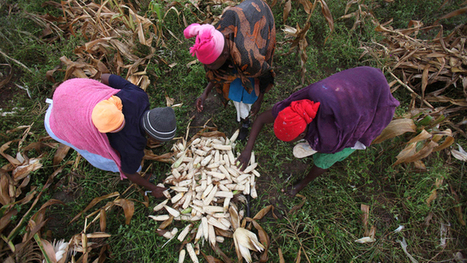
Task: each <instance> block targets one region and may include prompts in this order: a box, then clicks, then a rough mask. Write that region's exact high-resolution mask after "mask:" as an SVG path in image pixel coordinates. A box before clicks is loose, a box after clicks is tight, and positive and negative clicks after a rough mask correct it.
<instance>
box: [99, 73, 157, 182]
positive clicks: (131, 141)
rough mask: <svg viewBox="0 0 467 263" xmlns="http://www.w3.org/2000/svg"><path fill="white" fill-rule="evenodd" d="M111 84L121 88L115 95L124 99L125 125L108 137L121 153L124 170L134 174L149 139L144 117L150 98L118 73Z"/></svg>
mask: <svg viewBox="0 0 467 263" xmlns="http://www.w3.org/2000/svg"><path fill="white" fill-rule="evenodd" d="M109 86H111V87H112V88H114V89H120V91H119V92H118V93H116V94H115V96H117V97H119V98H120V99H121V100H122V104H123V109H122V112H123V115H124V116H125V127H123V129H122V130H121V131H119V132H116V133H107V137H108V138H109V142H110V145H111V146H112V147H113V148H114V149H115V150H116V151H117V152H118V153H119V154H120V158H121V168H122V171H123V172H124V173H127V174H133V173H136V172H137V171H138V168H139V167H140V165H141V160H142V159H143V157H144V148H145V147H146V142H147V139H146V133H145V131H144V129H143V123H142V117H143V114H144V113H145V112H146V111H147V110H149V98H148V95H147V94H146V92H145V91H144V90H142V89H141V88H139V87H138V86H136V85H133V84H132V83H131V82H129V81H127V80H125V79H124V78H122V77H120V76H117V75H111V76H110V77H109Z"/></svg>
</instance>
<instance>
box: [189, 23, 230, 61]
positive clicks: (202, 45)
mask: <svg viewBox="0 0 467 263" xmlns="http://www.w3.org/2000/svg"><path fill="white" fill-rule="evenodd" d="M183 35H185V38H187V39H188V38H192V37H194V36H196V41H195V44H194V45H193V46H192V47H191V48H190V53H191V55H192V56H195V54H196V57H197V58H198V60H199V62H201V63H203V64H211V63H213V62H214V61H216V59H217V58H218V57H219V56H220V54H221V53H222V50H223V49H224V42H225V40H224V35H222V33H221V32H220V31H219V30H217V29H215V28H214V27H213V26H212V25H209V24H205V25H200V24H196V23H195V24H191V25H189V26H188V27H187V28H185V30H184V31H183Z"/></svg>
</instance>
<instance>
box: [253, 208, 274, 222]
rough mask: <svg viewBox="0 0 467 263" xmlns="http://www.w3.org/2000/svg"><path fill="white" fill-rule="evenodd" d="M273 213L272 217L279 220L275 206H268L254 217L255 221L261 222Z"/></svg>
mask: <svg viewBox="0 0 467 263" xmlns="http://www.w3.org/2000/svg"><path fill="white" fill-rule="evenodd" d="M269 211H271V214H272V216H273V217H274V219H277V216H276V214H275V213H274V206H273V205H268V206H266V207H265V208H263V209H261V210H260V211H259V212H258V213H256V215H255V216H254V217H253V219H254V220H260V219H262V218H263V217H264V216H265V215H266V214H267V213H269Z"/></svg>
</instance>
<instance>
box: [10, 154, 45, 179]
mask: <svg viewBox="0 0 467 263" xmlns="http://www.w3.org/2000/svg"><path fill="white" fill-rule="evenodd" d="M41 159H42V157H39V158H32V159H30V160H29V161H28V163H27V164H22V165H20V166H18V167H16V168H15V169H14V170H13V172H12V175H13V179H14V180H15V181H16V182H18V181H19V180H21V179H23V178H24V177H26V176H28V175H29V174H30V173H31V172H33V171H36V170H38V169H40V168H41V167H42V163H41V162H40V160H41Z"/></svg>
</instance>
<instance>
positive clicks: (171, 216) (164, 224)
mask: <svg viewBox="0 0 467 263" xmlns="http://www.w3.org/2000/svg"><path fill="white" fill-rule="evenodd" d="M173 219H174V217H173V215H170V217H169V219H167V220H165V221H164V222H162V223H161V224H160V226H159V229H166V228H167V227H168V226H170V225H171V224H172V221H173Z"/></svg>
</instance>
